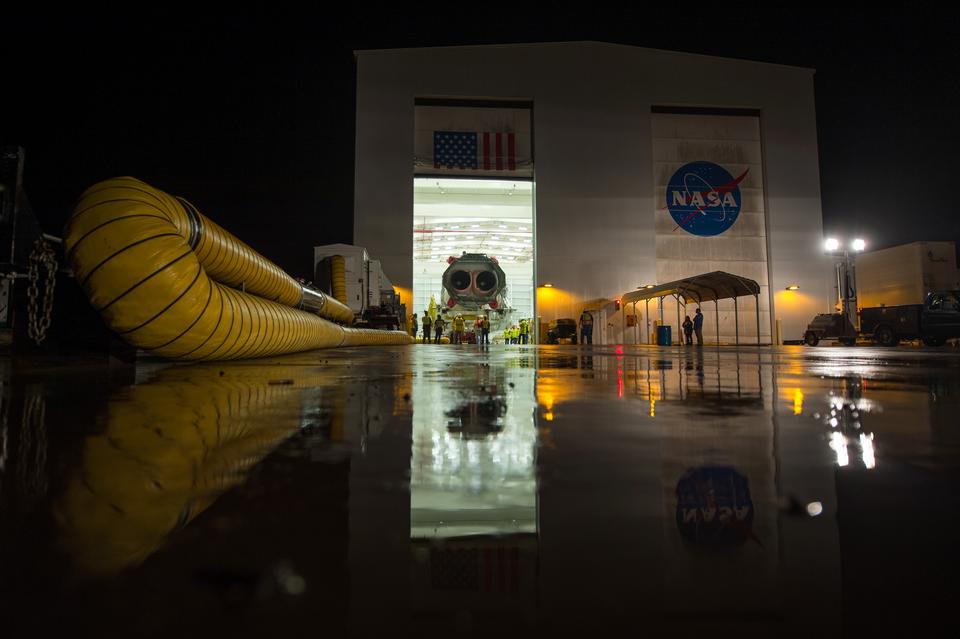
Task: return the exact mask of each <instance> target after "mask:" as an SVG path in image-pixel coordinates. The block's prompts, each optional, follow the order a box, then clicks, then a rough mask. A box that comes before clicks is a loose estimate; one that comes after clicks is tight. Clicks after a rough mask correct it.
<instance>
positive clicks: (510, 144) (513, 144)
mask: <svg viewBox="0 0 960 639" xmlns="http://www.w3.org/2000/svg"><path fill="white" fill-rule="evenodd" d="M507 161H508V164H507V168H508V169H510V170H511V171H516V170H517V141H516V138H515V137H514V135H513V133H508V134H507Z"/></svg>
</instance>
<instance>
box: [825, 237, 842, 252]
mask: <svg viewBox="0 0 960 639" xmlns="http://www.w3.org/2000/svg"><path fill="white" fill-rule="evenodd" d="M823 248H825V249H826V250H828V251H836V250H837V249H838V248H840V240H838V239H837V238H835V237H830V238H827V241H826V242H824V243H823Z"/></svg>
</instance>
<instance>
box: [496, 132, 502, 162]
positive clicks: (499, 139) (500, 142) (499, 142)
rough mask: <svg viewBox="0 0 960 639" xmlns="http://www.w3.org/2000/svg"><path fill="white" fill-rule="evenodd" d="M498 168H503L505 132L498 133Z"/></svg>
mask: <svg viewBox="0 0 960 639" xmlns="http://www.w3.org/2000/svg"><path fill="white" fill-rule="evenodd" d="M497 170H498V171H502V170H503V134H502V133H497Z"/></svg>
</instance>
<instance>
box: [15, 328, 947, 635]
mask: <svg viewBox="0 0 960 639" xmlns="http://www.w3.org/2000/svg"><path fill="white" fill-rule="evenodd" d="M0 369H2V385H3V396H2V423H0V634H2V635H3V636H10V637H19V636H28V635H29V636H46V634H47V633H50V632H55V633H64V632H69V633H70V634H89V635H90V636H101V637H107V636H111V637H112V636H124V637H130V636H143V637H172V636H179V637H184V636H208V637H209V636H218V637H219V636H225V637H226V636H231V637H247V636H258V637H266V636H282V635H284V634H290V633H296V634H297V635H306V634H310V635H313V636H331V637H338V636H364V637H366V636H378V637H384V636H408V635H414V634H416V635H421V636H457V637H462V636H490V635H491V633H499V634H503V635H506V636H514V635H519V634H523V635H526V636H568V635H580V636H596V635H598V634H599V633H603V632H607V631H626V632H629V633H630V634H631V636H637V635H642V634H647V635H650V636H661V635H664V634H666V633H669V635H670V636H704V635H711V636H737V637H745V636H765V637H768V636H771V633H776V634H777V635H779V636H810V635H816V636H870V635H875V634H877V633H889V632H891V631H897V632H902V633H904V634H905V633H907V632H910V633H911V634H912V633H914V632H916V630H917V629H918V628H919V627H923V628H932V629H935V630H940V631H942V632H943V634H946V632H947V629H948V628H952V626H953V625H954V624H953V622H952V618H951V617H952V613H953V610H952V603H953V596H952V592H953V585H954V584H953V579H952V577H953V573H954V572H955V570H954V566H956V565H957V555H958V551H957V549H956V548H957V543H956V541H955V536H956V532H957V525H958V513H960V496H958V495H960V464H958V458H960V420H958V419H957V417H956V416H957V413H958V409H960V355H958V354H956V352H955V351H947V350H939V351H931V350H917V349H909V348H901V349H881V348H874V347H863V348H861V347H858V348H824V347H818V348H812V349H811V348H804V347H783V348H779V349H770V348H756V347H742V348H739V349H736V348H732V347H729V348H715V347H705V348H703V349H698V348H695V347H672V348H654V347H639V348H635V347H624V348H618V347H595V348H593V349H591V350H578V349H577V347H564V346H560V347H533V346H521V347H509V346H492V347H490V348H489V349H487V350H477V348H476V347H475V346H466V345H465V346H460V347H456V346H444V345H417V346H415V347H391V348H382V349H374V348H353V349H339V350H335V351H321V352H314V353H307V354H300V355H293V356H286V357H281V358H273V359H269V360H257V361H246V362H237V363H215V364H201V365H169V364H163V363H142V364H140V365H139V366H138V367H137V368H136V369H133V368H122V367H119V368H118V367H114V368H110V367H104V366H101V365H98V364H95V363H89V364H82V363H80V362H75V363H74V364H73V365H71V366H67V367H65V366H63V365H62V364H56V363H47V364H42V363H36V362H35V363H32V364H30V365H29V366H25V367H15V366H14V365H13V364H12V363H11V362H10V361H9V360H5V361H2V362H0ZM951 634H952V633H951Z"/></svg>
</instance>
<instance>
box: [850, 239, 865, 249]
mask: <svg viewBox="0 0 960 639" xmlns="http://www.w3.org/2000/svg"><path fill="white" fill-rule="evenodd" d="M851 246H853V250H854V251H862V250H863V249H865V248H867V243H866V242H864V241H863V240H861V239H860V238H857V239H855V240H854V241H853V244H851Z"/></svg>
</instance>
